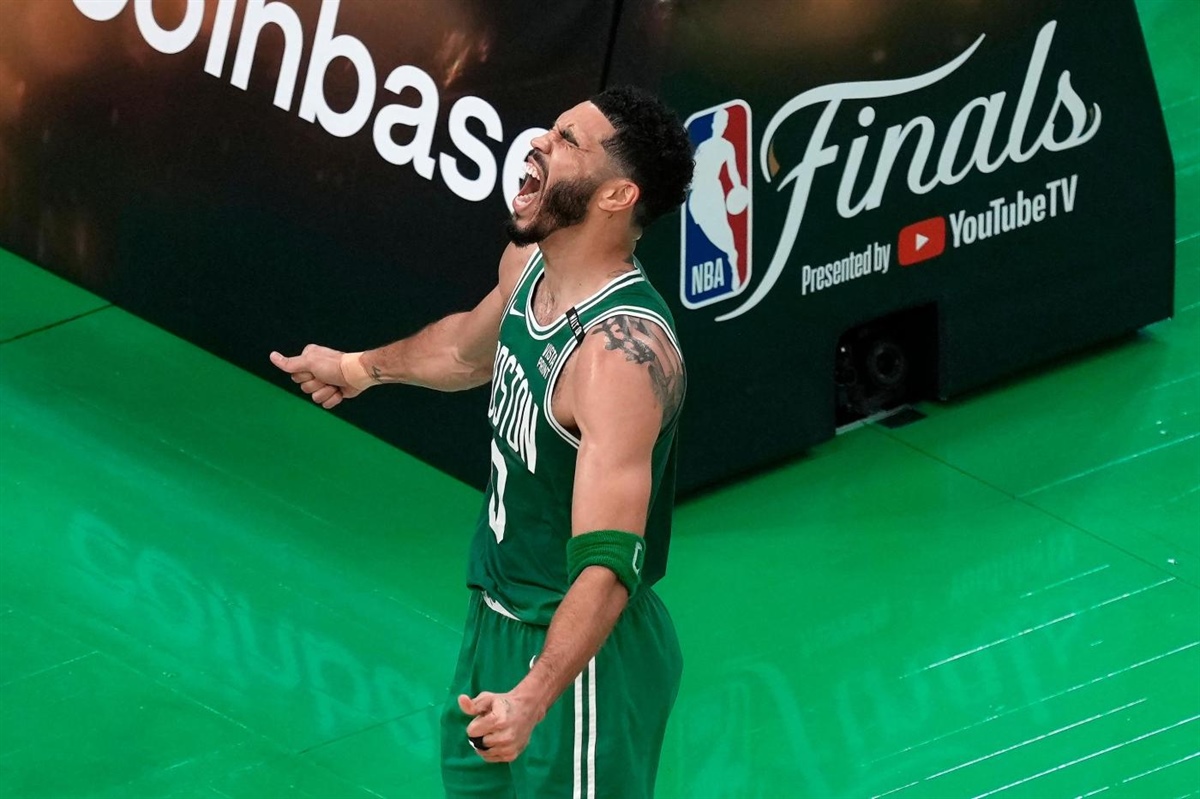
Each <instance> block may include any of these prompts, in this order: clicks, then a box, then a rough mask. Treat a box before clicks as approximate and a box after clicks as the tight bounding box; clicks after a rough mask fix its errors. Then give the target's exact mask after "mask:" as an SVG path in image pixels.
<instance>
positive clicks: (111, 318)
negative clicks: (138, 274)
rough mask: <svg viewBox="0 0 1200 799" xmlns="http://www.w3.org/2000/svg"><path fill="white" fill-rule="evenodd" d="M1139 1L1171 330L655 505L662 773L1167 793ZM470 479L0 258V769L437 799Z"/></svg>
mask: <svg viewBox="0 0 1200 799" xmlns="http://www.w3.org/2000/svg"><path fill="white" fill-rule="evenodd" d="M1139 8H1140V9H1141V12H1142V17H1143V24H1144V26H1145V28H1146V30H1147V35H1148V39H1149V42H1150V46H1151V53H1152V57H1153V59H1154V64H1155V69H1156V75H1157V79H1158V82H1159V90H1160V94H1161V99H1162V102H1163V106H1164V109H1165V111H1166V114H1167V120H1168V125H1169V128H1170V132H1171V138H1172V146H1173V149H1174V153H1175V157H1176V169H1177V175H1178V180H1179V186H1178V195H1179V201H1178V238H1177V241H1178V245H1177V247H1178V277H1177V300H1176V309H1177V312H1176V316H1175V318H1174V319H1173V320H1171V321H1167V322H1163V323H1160V324H1156V325H1153V326H1151V327H1150V328H1148V329H1146V330H1145V331H1143V332H1142V333H1141V334H1139V335H1138V336H1136V337H1135V338H1132V339H1129V340H1125V341H1122V342H1117V343H1114V344H1112V345H1110V346H1105V347H1102V348H1100V349H1097V350H1095V351H1092V352H1089V353H1086V354H1083V355H1081V356H1076V357H1073V358H1070V359H1067V360H1064V361H1061V362H1058V363H1056V364H1054V365H1052V366H1051V367H1048V368H1043V369H1039V370H1036V371H1034V372H1032V373H1027V374H1024V375H1022V376H1020V377H1019V378H1017V379H1014V380H1011V381H1009V382H1007V383H1005V384H1004V385H1000V386H995V387H992V388H990V389H988V390H986V391H983V392H979V393H977V394H975V395H973V396H971V397H968V398H965V399H962V400H959V401H956V402H953V403H949V404H929V405H927V406H922V408H921V410H922V411H924V412H925V413H926V414H928V416H927V418H926V419H924V420H921V421H919V422H917V423H915V424H912V425H909V426H905V427H901V428H898V429H895V430H891V429H887V428H885V427H882V426H877V425H871V426H866V427H863V428H860V429H857V430H854V431H851V432H849V433H847V434H845V435H842V436H839V437H838V438H836V439H835V440H834V441H832V442H829V443H827V444H824V445H821V446H819V447H816V448H815V449H814V450H812V451H811V452H810V453H809V454H808V455H807V456H805V457H803V458H801V459H798V460H796V461H795V462H793V463H791V464H789V465H787V466H784V467H782V468H780V469H777V470H775V471H772V472H770V473H767V474H763V475H761V476H758V477H756V478H754V479H751V480H748V481H746V482H743V483H740V484H738V485H736V486H733V487H730V488H727V489H724V490H721V491H717V492H714V493H710V494H707V495H705V496H703V497H701V498H699V499H696V500H693V501H691V502H688V503H686V504H684V505H683V506H682V507H681V508H680V510H679V513H678V524H677V532H676V534H675V539H674V542H673V551H672V566H671V571H670V574H669V575H668V577H667V579H666V580H665V581H664V582H663V583H662V584H661V593H662V595H663V596H664V598H665V599H666V600H667V603H668V605H669V606H670V607H671V608H672V611H673V614H674V616H675V620H676V623H677V626H678V628H679V632H680V636H681V639H682V642H683V646H684V651H685V655H686V668H685V676H684V683H683V689H682V694H681V697H680V700H679V703H678V705H677V706H676V711H675V714H674V717H673V722H672V727H671V729H670V732H669V736H668V741H667V746H666V750H665V753H664V759H663V765H662V771H661V774H660V778H659V795H660V796H661V797H670V798H671V799H674V798H676V797H678V798H680V799H682V798H683V797H700V798H701V799H704V798H706V797H714V798H715V797H738V798H739V799H741V798H752V797H835V796H836V797H882V796H888V797H896V799H910V798H911V797H987V796H1001V797H1022V796H1023V797H1085V796H1104V797H1105V799H1107V797H1110V796H1111V797H1166V798H1167V799H1170V798H1171V797H1183V796H1196V795H1200V85H1198V84H1200V80H1198V78H1197V76H1200V55H1198V52H1200V51H1198V50H1197V48H1196V47H1195V40H1196V34H1195V32H1196V31H1197V30H1200V4H1197V3H1195V2H1192V1H1191V0H1143V1H1142V2H1139ZM264 357H266V353H264ZM479 501H480V496H479V494H478V492H476V491H474V490H472V489H469V488H466V487H464V486H463V485H461V484H459V483H457V482H455V481H454V480H452V479H450V478H447V477H445V476H443V475H441V474H439V473H437V472H435V471H434V470H432V469H431V468H429V467H427V466H425V465H423V464H421V463H419V462H417V461H416V460H414V459H413V458H410V457H408V456H407V455H405V454H403V453H401V452H399V451H397V450H395V449H393V448H391V447H389V446H387V445H385V444H382V443H380V442H379V441H376V440H375V439H373V438H371V437H369V436H367V435H365V434H363V433H361V432H359V431H358V430H356V429H354V428H352V427H350V426H349V425H347V424H345V423H343V422H341V421H339V420H338V418H337V417H336V416H335V415H332V414H329V413H326V412H324V411H321V410H320V409H318V408H316V407H314V406H312V405H311V404H308V403H306V402H304V401H301V400H299V399H297V397H296V396H295V395H292V394H289V393H287V392H285V391H282V390H280V389H279V388H276V387H274V386H272V385H268V384H267V383H265V382H263V381H261V380H258V379H256V378H254V377H252V376H250V375H248V374H246V373H244V372H242V371H240V370H238V369H236V368H234V367H232V366H229V365H228V364H226V363H224V362H222V361H219V360H218V359H216V358H214V357H213V356H210V355H208V354H206V353H204V352H202V351H200V350H198V349H197V348H195V347H193V346H191V345H189V344H187V343H185V342H183V341H181V340H179V339H177V338H174V337H172V336H170V335H167V334H165V333H163V332H162V331H160V330H158V329H156V328H154V327H152V326H150V325H148V324H146V323H145V322H142V321H140V320H139V319H137V318H135V317H133V316H131V315H129V314H127V313H125V312H124V311H122V310H120V309H118V308H115V307H112V306H111V305H110V304H108V303H107V302H105V301H104V300H101V299H99V298H97V297H95V296H93V295H91V294H88V293H86V292H84V291H82V290H80V289H78V288H75V287H74V286H71V285H69V284H67V283H64V282H63V281H61V280H59V279H57V278H55V277H52V276H51V275H49V274H48V273H46V272H43V271H41V270H40V269H37V268H36V267H33V266H31V265H29V264H27V263H25V262H23V261H21V260H19V259H17V258H15V257H13V256H11V255H7V254H0V795H3V796H13V797H142V796H147V797H149V796H160V797H416V798H420V797H435V796H438V795H439V793H440V782H439V777H438V769H437V740H436V717H437V712H438V705H439V703H440V701H441V699H442V697H443V692H444V689H445V686H446V684H447V682H448V678H449V676H450V669H451V665H452V663H453V659H454V656H455V653H456V647H457V641H458V637H459V633H460V630H461V624H462V620H463V615H464V612H465V609H466V597H465V592H464V589H463V588H462V582H463V574H464V559H465V553H466V548H467V541H468V531H469V529H470V528H471V525H472V523H473V521H474V518H475V514H476V512H477V508H478V504H479Z"/></svg>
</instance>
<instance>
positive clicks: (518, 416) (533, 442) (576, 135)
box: [271, 89, 693, 799]
mask: <svg viewBox="0 0 1200 799" xmlns="http://www.w3.org/2000/svg"><path fill="white" fill-rule="evenodd" d="M525 166H526V177H525V179H524V182H523V184H522V186H521V188H520V191H519V193H518V194H517V196H516V197H515V198H514V200H513V203H512V209H513V210H512V216H511V219H510V220H509V222H508V225H507V229H508V233H509V237H510V239H511V240H512V244H510V245H509V246H508V247H507V249H506V250H505V251H504V254H503V255H502V256H501V258H500V266H499V280H498V285H497V286H496V288H495V289H494V290H493V291H492V292H491V293H490V294H488V295H487V296H486V297H485V298H484V299H483V301H482V302H480V303H479V305H477V306H476V307H475V308H474V310H472V311H469V312H466V313H460V314H455V315H452V316H449V317H447V318H445V319H443V320H441V321H440V322H437V323H435V324H433V325H431V326H429V327H427V328H425V329H424V330H422V331H421V332H419V333H417V334H416V335H414V336H412V337H410V338H407V339H403V340H401V341H398V342H395V343H393V344H390V345H388V346H386V347H381V348H379V349H375V350H369V351H366V352H353V353H342V352H339V351H337V350H332V349H329V348H326V347H318V346H315V345H311V344H310V345H309V346H307V347H305V348H304V351H303V353H302V354H300V355H298V356H295V357H291V358H285V357H284V356H282V355H280V354H279V353H272V354H271V360H272V362H274V363H275V365H276V366H278V367H279V368H280V369H283V370H284V371H286V372H289V373H291V375H292V379H293V380H294V381H295V382H297V383H299V384H300V387H301V389H302V390H303V391H305V392H306V393H308V394H310V395H311V396H312V399H313V401H314V402H317V403H320V404H321V405H323V406H324V407H326V408H332V407H334V406H335V405H337V404H338V403H339V402H341V401H342V400H343V399H347V398H351V397H354V396H357V395H358V394H359V393H360V392H362V391H364V390H366V389H367V388H369V387H371V386H374V385H378V384H381V383H395V382H403V383H410V384H415V385H421V386H427V387H430V388H435V389H440V390H443V391H457V390H461V389H467V388H472V387H474V386H480V385H483V384H485V383H487V382H489V381H491V399H490V402H489V405H488V414H489V418H490V420H491V423H492V430H493V434H492V442H491V460H492V473H491V481H490V484H489V486H488V489H487V492H486V494H485V497H484V502H483V507H482V509H481V512H480V515H479V521H478V523H477V526H476V530H475V536H474V539H473V541H472V544H471V554H470V563H469V567H468V580H467V581H468V585H469V586H470V588H471V589H472V592H471V601H470V605H469V610H468V616H467V622H466V630H465V633H464V638H463V645H462V649H461V652H460V654H459V660H458V666H457V669H456V671H455V674H454V679H453V685H452V691H451V695H450V698H449V699H448V701H447V704H446V707H445V709H444V712H443V715H442V776H443V781H444V783H445V788H446V794H447V796H451V797H488V798H489V799H492V798H493V797H543V796H547V797H548V796H563V797H570V796H572V795H573V796H576V797H614V798H615V797H620V798H621V799H636V797H649V796H651V795H652V794H653V791H654V780H655V775H656V772H657V769H658V760H659V754H660V751H661V748H662V742H663V735H664V731H665V728H666V723H667V716H668V714H669V712H670V709H671V706H672V705H673V703H674V700H675V696H676V694H677V692H678V687H679V679H680V670H681V665H682V661H681V656H680V652H679V644H678V641H677V639H676V636H675V629H674V626H673V625H672V623H671V620H670V617H669V616H668V614H667V611H666V608H665V607H664V606H663V604H662V602H661V601H660V600H659V598H658V596H657V595H656V594H655V593H654V591H653V590H652V588H651V586H652V585H653V584H654V583H655V582H656V581H657V580H658V579H659V578H661V577H662V576H663V574H664V573H665V570H666V561H667V544H668V540H669V535H670V519H671V506H672V502H673V496H672V495H673V493H674V453H675V443H674V439H675V429H676V424H677V422H678V418H679V412H680V407H681V404H682V401H683V395H684V387H685V383H686V380H685V375H684V366H683V359H682V356H681V354H680V351H679V347H678V344H677V342H676V339H675V333H674V330H673V322H672V319H671V315H670V313H669V311H668V309H667V306H666V304H665V303H664V302H663V299H662V298H661V297H660V296H659V294H658V293H657V292H656V291H655V290H654V289H653V287H651V285H650V284H649V282H647V280H646V276H645V274H644V272H643V271H642V267H641V265H640V264H639V263H638V261H637V259H635V258H634V255H633V251H634V246H635V245H636V243H637V240H638V238H639V237H640V236H641V233H642V230H643V228H644V227H645V226H646V225H648V224H650V223H651V222H652V221H654V220H655V219H656V218H658V217H659V216H661V215H662V214H664V213H667V212H669V211H672V210H673V209H675V208H677V207H678V206H679V205H680V204H681V203H682V201H683V199H684V196H685V193H686V190H687V186H688V183H689V181H690V179H691V175H692V166H693V165H692V153H691V146H690V143H689V141H688V137H687V133H686V131H685V130H684V129H683V127H682V126H681V125H680V123H679V120H678V119H677V118H676V117H675V116H674V115H673V114H672V113H671V112H669V111H668V110H667V109H665V108H664V107H663V106H662V105H661V104H660V103H659V102H658V101H657V100H656V99H654V98H652V97H650V96H648V95H646V94H644V93H642V92H639V91H636V90H630V89H616V90H609V91H606V92H603V93H602V94H599V95H597V96H595V97H593V98H592V100H591V101H590V102H585V103H581V104H580V105H577V106H575V107H574V108H571V109H570V110H568V111H566V112H565V113H563V114H562V115H561V116H560V117H559V118H558V120H557V121H556V122H555V124H554V128H553V129H552V130H551V131H549V132H548V133H546V134H544V135H542V136H539V137H537V138H536V139H534V140H533V149H532V150H531V151H530V153H529V155H528V157H527V159H526V165H525Z"/></svg>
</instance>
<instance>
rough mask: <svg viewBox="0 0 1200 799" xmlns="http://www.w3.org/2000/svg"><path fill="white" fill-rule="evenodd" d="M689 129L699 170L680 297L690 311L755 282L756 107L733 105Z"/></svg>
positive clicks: (690, 123)
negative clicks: (753, 175)
mask: <svg viewBox="0 0 1200 799" xmlns="http://www.w3.org/2000/svg"><path fill="white" fill-rule="evenodd" d="M684 124H685V126H686V127H687V131H688V135H689V136H690V137H691V140H692V146H694V147H695V148H696V170H695V173H694V175H693V177H692V188H691V191H689V192H688V197H687V202H686V203H685V204H684V211H683V214H682V215H681V218H682V230H681V231H680V252H681V262H682V263H681V266H682V275H681V280H680V297H681V299H682V300H683V304H684V306H685V307H687V308H701V307H703V306H705V305H709V304H711V303H714V302H719V301H721V300H724V299H728V298H730V297H734V296H736V295H738V294H741V293H742V292H743V291H744V290H745V289H746V286H747V285H748V284H749V282H750V234H751V220H750V217H751V206H752V205H753V202H752V193H751V185H750V174H751V173H750V106H749V105H747V104H746V103H745V102H744V101H742V100H731V101H729V102H727V103H724V104H723V105H718V106H715V107H713V108H708V109H705V110H704V111H699V112H697V113H695V114H693V115H692V116H690V117H688V120H687V122H686V123H684Z"/></svg>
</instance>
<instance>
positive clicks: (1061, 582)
mask: <svg viewBox="0 0 1200 799" xmlns="http://www.w3.org/2000/svg"><path fill="white" fill-rule="evenodd" d="M1110 565H1112V564H1109V563H1105V564H1104V565H1103V566H1097V567H1096V568H1094V569H1088V570H1087V571H1085V572H1083V573H1082V574H1076V575H1075V576H1074V577H1068V578H1067V579H1065V580H1059V581H1058V582H1057V583H1050V585H1044V586H1042V587H1041V588H1035V589H1034V590H1032V591H1026V592H1025V593H1023V594H1021V599H1028V598H1029V597H1031V596H1034V595H1035V594H1040V593H1042V592H1043V591H1049V590H1050V589H1051V588H1058V587H1059V586H1060V585H1066V584H1067V583H1073V582H1075V581H1076V580H1081V579H1083V578H1084V577H1088V576H1091V575H1093V574H1096V573H1097V572H1102V571H1104V570H1105V569H1107V568H1108V567H1109V566H1110Z"/></svg>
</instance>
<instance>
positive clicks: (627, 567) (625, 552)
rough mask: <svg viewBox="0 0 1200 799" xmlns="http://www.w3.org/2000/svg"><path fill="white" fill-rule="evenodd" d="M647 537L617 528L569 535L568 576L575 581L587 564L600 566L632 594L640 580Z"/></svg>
mask: <svg viewBox="0 0 1200 799" xmlns="http://www.w3.org/2000/svg"><path fill="white" fill-rule="evenodd" d="M645 562H646V540H645V539H644V538H642V537H641V536H640V535H634V534H633V533H625V532H622V531H620V530H594V531H592V532H590V533H582V534H581V535H577V536H572V537H571V540H570V541H568V542H567V579H568V580H569V581H570V582H572V583H573V582H575V580H576V579H577V578H578V577H579V574H580V572H582V571H583V570H584V569H586V568H587V567H588V566H603V567H604V568H606V569H608V570H609V571H611V572H612V573H613V574H615V575H617V579H618V580H619V581H620V582H621V584H622V585H624V586H625V588H626V589H627V590H628V591H629V596H631V597H632V596H633V595H634V593H635V592H636V591H637V588H638V585H639V584H640V583H641V582H642V566H643V565H644V564H645Z"/></svg>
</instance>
